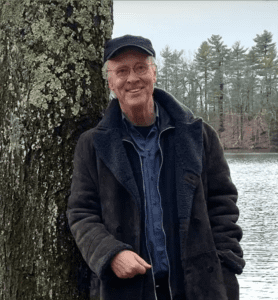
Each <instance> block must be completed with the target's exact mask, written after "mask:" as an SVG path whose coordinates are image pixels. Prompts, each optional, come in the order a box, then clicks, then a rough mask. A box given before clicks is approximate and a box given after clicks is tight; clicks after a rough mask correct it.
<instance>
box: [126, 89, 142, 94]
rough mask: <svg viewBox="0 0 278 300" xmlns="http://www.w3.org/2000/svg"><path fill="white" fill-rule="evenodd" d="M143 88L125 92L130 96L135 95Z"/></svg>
mask: <svg viewBox="0 0 278 300" xmlns="http://www.w3.org/2000/svg"><path fill="white" fill-rule="evenodd" d="M142 89H143V88H139V89H133V90H128V91H127V92H128V93H131V94H136V93H138V92H140V91H141V90H142Z"/></svg>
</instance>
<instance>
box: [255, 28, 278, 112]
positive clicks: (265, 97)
mask: <svg viewBox="0 0 278 300" xmlns="http://www.w3.org/2000/svg"><path fill="white" fill-rule="evenodd" d="M272 37H273V35H272V33H270V32H268V31H266V30H264V32H263V33H262V34H257V35H256V38H255V39H254V42H256V45H255V46H254V47H253V51H254V53H255V56H256V58H257V74H258V75H259V76H261V77H262V80H261V95H262V99H261V100H262V107H264V108H269V107H270V106H271V104H270V97H271V94H272V89H273V85H275V83H277V81H276V79H275V77H276V76H275V70H276V67H277V61H276V57H277V50H276V47H275V43H272Z"/></svg>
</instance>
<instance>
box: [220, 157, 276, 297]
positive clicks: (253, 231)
mask: <svg viewBox="0 0 278 300" xmlns="http://www.w3.org/2000/svg"><path fill="white" fill-rule="evenodd" d="M225 157H226V159H227V161H228V164H229V166H230V170H231V176H232V180H233V182H234V183H235V185H236V187H237V189H238V193H239V198H238V207H239V209H240V217H239V221H238V224H239V225H240V226H241V227H242V229H243V238H242V241H241V246H242V248H243V251H244V258H245V261H246V266H245V269H244V271H243V273H242V274H241V275H238V276H237V278H238V281H239V284H240V300H250V299H251V300H263V299H271V300H277V299H278V153H225Z"/></svg>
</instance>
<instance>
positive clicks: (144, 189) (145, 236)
mask: <svg viewBox="0 0 278 300" xmlns="http://www.w3.org/2000/svg"><path fill="white" fill-rule="evenodd" d="M123 141H126V142H129V143H130V144H132V146H133V147H134V149H135V151H136V152H137V154H138V156H139V159H140V167H141V174H142V179H143V190H144V204H145V237H146V247H147V250H148V254H149V257H150V260H151V265H153V263H152V257H151V255H150V251H149V247H148V242H147V233H146V227H147V224H146V216H147V212H146V209H147V208H146V194H145V183H144V176H143V170H142V160H141V156H140V154H139V153H138V151H137V150H136V147H135V146H134V144H133V143H132V142H131V141H128V140H125V139H123ZM151 270H152V277H153V282H154V295H155V300H157V295H156V289H155V278H154V273H153V268H151Z"/></svg>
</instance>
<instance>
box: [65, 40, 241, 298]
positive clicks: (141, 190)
mask: <svg viewBox="0 0 278 300" xmlns="http://www.w3.org/2000/svg"><path fill="white" fill-rule="evenodd" d="M154 58H155V51H154V49H153V47H152V44H151V42H150V41H149V40H148V39H145V38H143V37H138V36H131V35H125V36H123V37H119V38H116V39H112V40H110V41H108V43H107V44H106V47H105V52H104V63H105V64H104V69H103V71H104V76H105V77H106V78H107V79H108V84H109V88H110V90H111V91H112V93H113V94H114V95H115V98H114V99H113V100H112V101H111V103H110V104H109V106H108V108H107V110H106V113H105V115H104V117H103V119H102V120H101V122H100V123H99V124H98V126H96V127H95V128H93V129H91V130H88V131H86V132H85V133H83V134H82V135H81V137H80V138H79V141H78V143H77V146H76V150H75V156H74V173H73V178H72V187H71V195H70V198H69V201H68V210H67V216H68V220H69V225H70V229H71V231H72V234H73V236H74V238H75V240H76V243H77V245H78V247H79V249H80V251H81V253H82V255H83V257H84V259H85V261H86V262H87V264H88V265H89V267H90V269H91V270H92V286H91V299H103V300H119V299H121V300H155V299H158V300H170V299H171V300H203V299H206V300H228V299H229V300H235V299H239V286H238V282H237V279H236V276H235V274H240V273H241V272H242V270H243V267H244V264H245V262H244V260H243V258H242V257H243V253H242V249H241V247H240V245H239V241H240V239H241V237H242V230H241V228H240V227H239V226H238V225H236V221H237V219H238V216H239V211H238V208H237V206H236V201H237V190H236V188H235V186H234V184H233V183H232V181H231V178H230V172H229V167H228V165H227V162H226V160H225V158H224V153H223V148H222V146H221V144H220V141H219V138H218V136H217V134H216V132H215V130H214V129H212V127H211V126H209V125H208V124H206V123H205V122H204V121H202V119H200V118H195V117H194V116H193V114H192V112H191V111H190V110H189V109H188V108H187V107H185V106H184V105H183V104H181V103H179V102H178V101H177V100H176V99H175V98H174V97H173V96H171V95H170V94H169V93H167V92H165V91H163V90H161V89H157V88H154V84H155V82H156V66H155V61H154Z"/></svg>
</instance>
